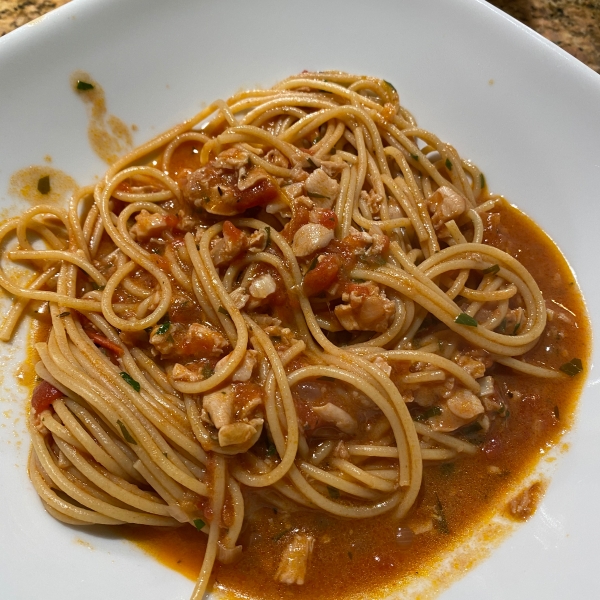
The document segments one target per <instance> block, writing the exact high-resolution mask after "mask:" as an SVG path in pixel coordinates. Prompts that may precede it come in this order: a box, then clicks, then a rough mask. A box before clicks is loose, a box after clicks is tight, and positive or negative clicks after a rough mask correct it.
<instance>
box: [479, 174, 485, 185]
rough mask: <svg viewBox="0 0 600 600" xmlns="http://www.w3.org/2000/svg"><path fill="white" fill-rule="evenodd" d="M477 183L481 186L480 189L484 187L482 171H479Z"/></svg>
mask: <svg viewBox="0 0 600 600" xmlns="http://www.w3.org/2000/svg"><path fill="white" fill-rule="evenodd" d="M479 185H480V186H481V189H483V188H484V187H485V176H484V175H483V173H479Z"/></svg>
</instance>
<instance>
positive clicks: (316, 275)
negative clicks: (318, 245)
mask: <svg viewBox="0 0 600 600" xmlns="http://www.w3.org/2000/svg"><path fill="white" fill-rule="evenodd" d="M341 266H342V261H341V259H340V257H339V255H337V254H324V255H323V256H322V257H321V259H320V260H319V262H317V265H316V266H315V268H314V269H312V270H311V271H309V272H308V273H307V274H306V275H305V276H304V281H303V283H302V286H303V287H304V293H305V294H306V295H307V296H309V297H310V296H314V295H316V294H319V293H321V292H324V291H325V290H326V289H327V288H328V287H329V286H330V285H332V284H333V283H335V281H336V280H337V276H338V273H339V270H340V267H341Z"/></svg>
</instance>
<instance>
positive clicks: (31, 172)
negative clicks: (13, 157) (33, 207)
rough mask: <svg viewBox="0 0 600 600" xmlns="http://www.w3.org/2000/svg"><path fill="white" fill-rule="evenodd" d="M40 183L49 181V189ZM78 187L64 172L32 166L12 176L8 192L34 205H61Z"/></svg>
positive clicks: (47, 167) (46, 167)
mask: <svg viewBox="0 0 600 600" xmlns="http://www.w3.org/2000/svg"><path fill="white" fill-rule="evenodd" d="M46 178H47V180H46ZM40 181H42V182H44V181H47V187H44V186H43V185H40ZM77 187H78V186H77V182H76V181H75V180H74V179H73V178H72V177H70V176H69V175H67V174H66V173H64V172H63V171H60V170H58V169H54V168H52V167H49V166H46V165H44V166H40V165H32V166H30V167H25V168H24V169H20V170H19V171H16V172H15V173H13V175H11V178H10V183H9V187H8V192H9V194H11V195H12V196H17V197H19V198H22V199H23V200H27V201H28V202H31V203H32V204H61V203H64V202H65V201H66V200H68V199H69V197H70V196H71V194H72V193H73V192H74V191H75V190H76V189H77ZM40 188H41V191H40ZM46 190H47V192H46V193H42V192H44V191H46Z"/></svg>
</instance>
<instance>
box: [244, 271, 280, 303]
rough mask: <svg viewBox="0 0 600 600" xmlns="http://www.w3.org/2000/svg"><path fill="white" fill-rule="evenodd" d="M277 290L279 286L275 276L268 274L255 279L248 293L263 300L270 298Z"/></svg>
mask: <svg viewBox="0 0 600 600" xmlns="http://www.w3.org/2000/svg"><path fill="white" fill-rule="evenodd" d="M276 290H277V284H276V283H275V280H274V279H273V276H272V275H269V274H268V273H266V274H265V275H260V276H259V277H257V278H256V279H254V281H252V283H251V284H250V287H249V288H248V291H249V292H250V295H251V296H252V297H253V298H259V299H261V300H262V299H264V298H266V297H267V296H270V295H271V294H272V293H273V292H275V291H276Z"/></svg>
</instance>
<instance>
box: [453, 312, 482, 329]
mask: <svg viewBox="0 0 600 600" xmlns="http://www.w3.org/2000/svg"><path fill="white" fill-rule="evenodd" d="M454 322H455V323H458V324H459V325H466V326H467V327H477V319H475V318H473V317H472V316H471V315H468V314H467V313H460V315H458V317H456V319H454Z"/></svg>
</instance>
